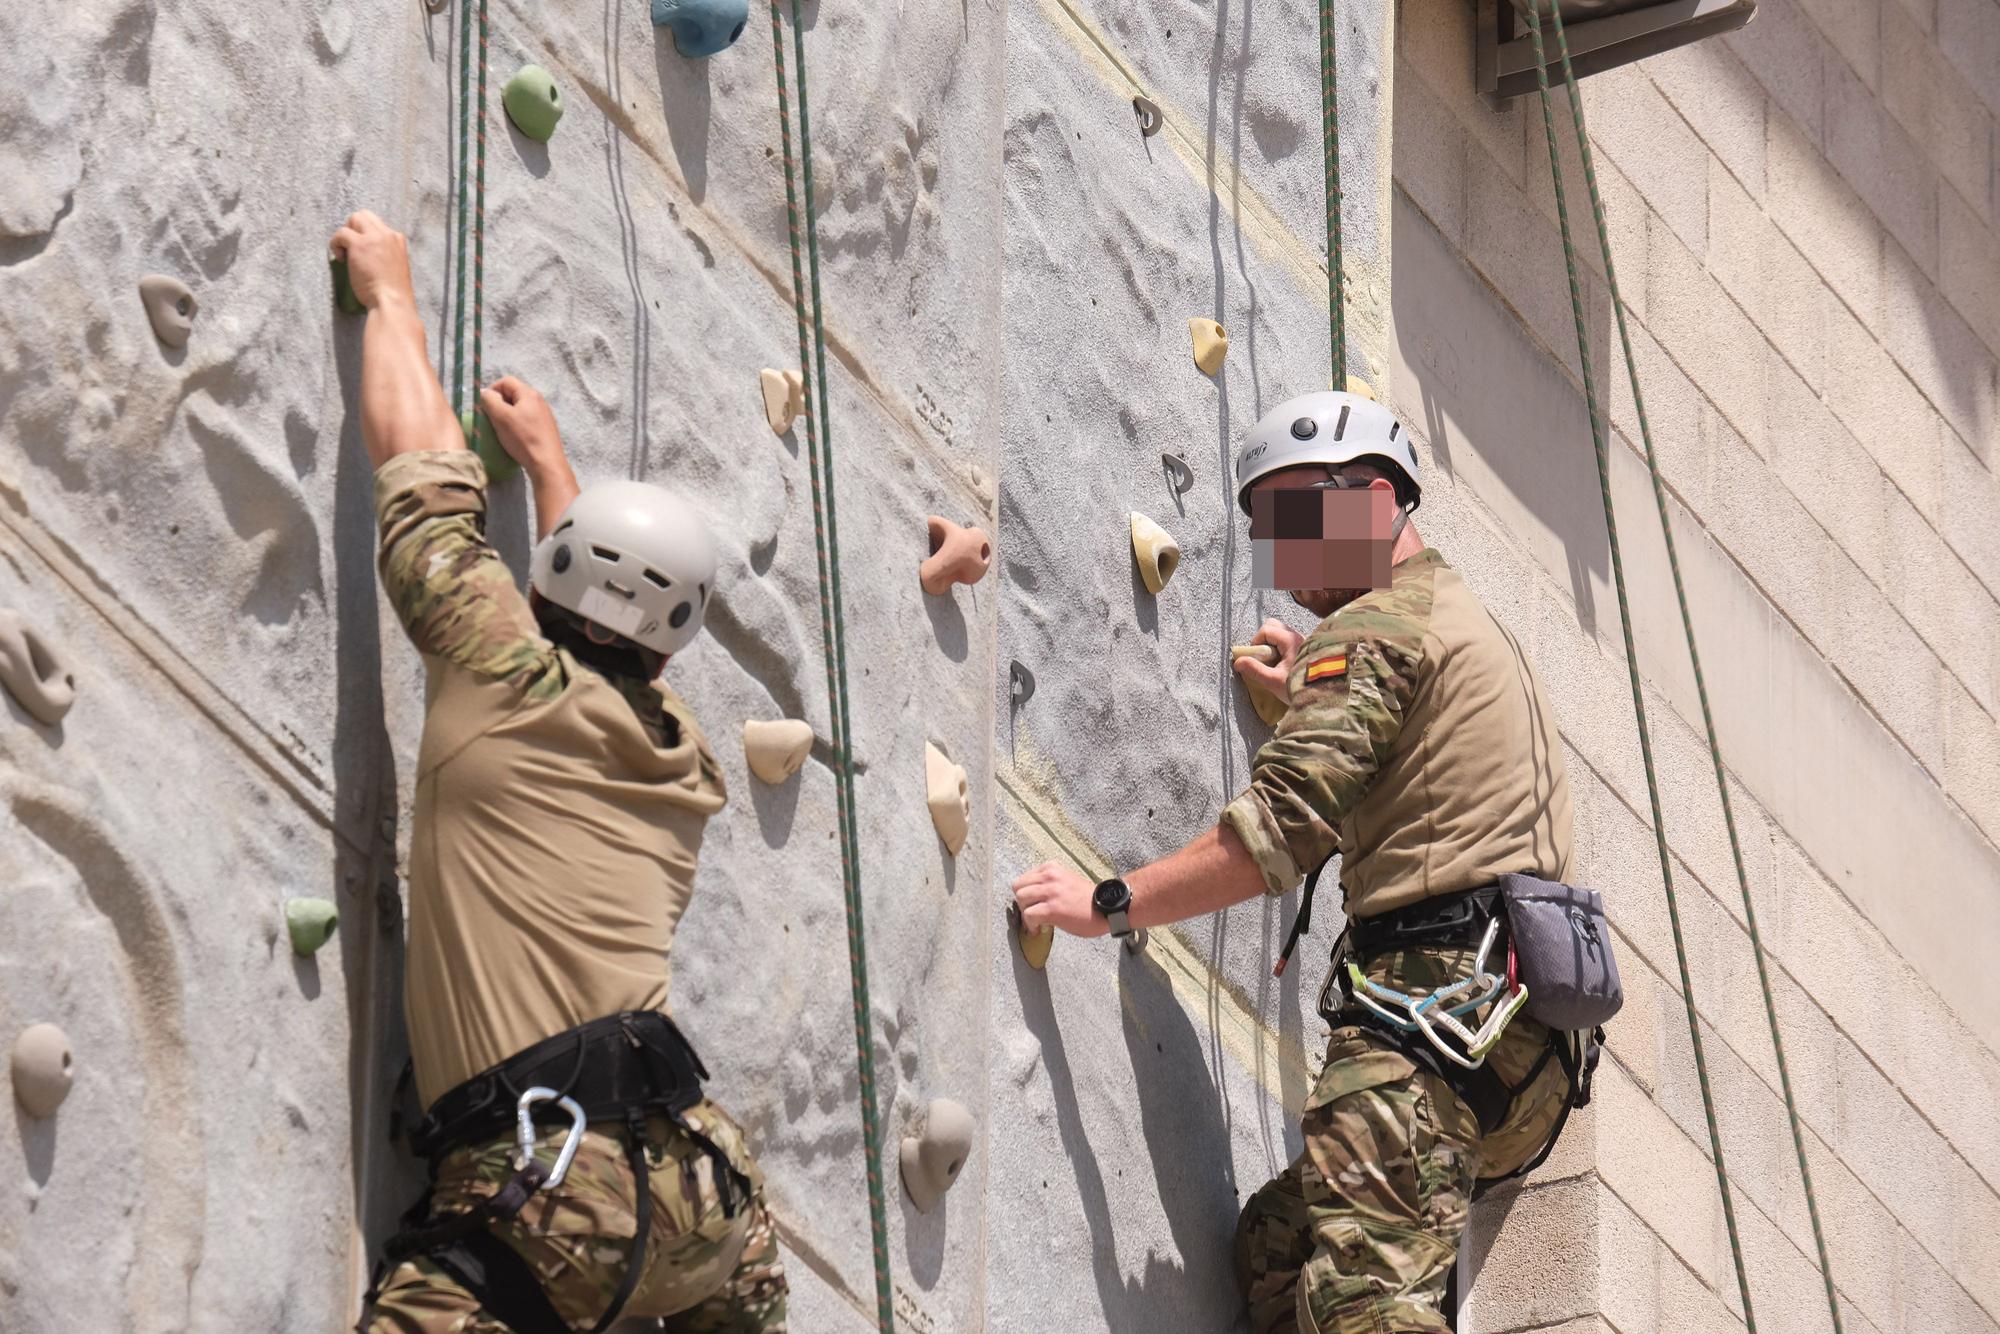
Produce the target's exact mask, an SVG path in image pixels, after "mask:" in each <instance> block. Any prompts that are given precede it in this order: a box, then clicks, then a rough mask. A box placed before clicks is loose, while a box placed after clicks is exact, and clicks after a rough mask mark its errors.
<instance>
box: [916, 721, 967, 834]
mask: <svg viewBox="0 0 2000 1334" xmlns="http://www.w3.org/2000/svg"><path fill="white" fill-rule="evenodd" d="M924 786H925V789H926V797H925V801H926V804H927V805H929V807H930V808H931V823H932V824H934V825H936V826H937V831H938V837H939V838H941V839H943V840H944V845H945V848H946V849H947V850H949V851H950V853H951V855H952V856H954V857H956V856H957V855H958V850H959V849H960V848H962V847H964V846H965V835H966V833H967V831H969V830H970V829H971V828H972V793H971V789H970V788H969V787H967V785H966V781H965V770H964V769H963V768H961V767H960V766H958V765H956V764H953V763H952V762H951V760H950V759H949V758H948V757H947V756H946V755H945V753H944V752H943V751H941V750H939V749H938V748H937V746H936V745H935V744H934V743H932V742H929V741H926V742H924Z"/></svg>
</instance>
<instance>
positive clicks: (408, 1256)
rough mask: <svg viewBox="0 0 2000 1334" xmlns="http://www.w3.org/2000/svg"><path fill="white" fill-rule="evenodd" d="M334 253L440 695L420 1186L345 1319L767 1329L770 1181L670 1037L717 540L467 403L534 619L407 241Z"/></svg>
mask: <svg viewBox="0 0 2000 1334" xmlns="http://www.w3.org/2000/svg"><path fill="white" fill-rule="evenodd" d="M332 245H333V250H334V253H335V256H336V257H338V258H342V259H344V260H345V261H346V263H347V265H348V273H349V279H350V281H351V283H352V286H353V289H354V293H355V295H356V296H357V297H358V298H359V300H360V302H361V304H362V305H363V306H365V307H366V308H367V312H368V314H367V325H366V329H365V331H364V334H363V344H362V368H361V417H362V435H363V439H364V440H365V442H366V444H367V447H368V456H369V459H370V461H371V462H372V463H373V464H374V466H375V498H376V508H377V512H378V515H379V519H380V525H381V541H382V547H381V571H382V582H383V585H384V587H385V588H386V589H387V591H388V594H389V600H390V603H391V604H392V605H393V606H394V608H395V610H396V614H397V616H398V618H399V619H401V621H402V622H403V625H404V627H405V628H406V629H407V630H408V631H409V635H410V638H411V640H412V641H413V642H414V643H415V644H416V646H417V649H418V651H419V652H420V653H421V654H422V656H423V660H424V664H425V667H426V669H427V671H428V675H429V684H430V689H429V692H428V693H429V696H430V700H429V706H428V710H427V712H426V714H425V719H424V734H423V740H422V743H421V746H420V748H419V750H418V761H417V779H416V798H415V809H414V811H413V814H412V826H413V827H412V835H411V852H410V857H409V868H410V870H409V878H410V919H409V920H410V925H409V942H408V948H407V953H408V961H409V963H408V975H407V978H406V981H405V988H404V990H405V1013H406V1019H407V1022H408V1026H409V1034H410V1049H411V1060H412V1071H413V1073H414V1076H415V1081H416V1087H417V1092H418V1094H419V1096H420V1098H421V1100H422V1105H423V1107H424V1108H425V1109H426V1114H425V1116H424V1117H423V1119H422V1121H421V1123H420V1124H419V1125H418V1126H417V1128H416V1130H415V1132H414V1133H413V1134H412V1136H411V1143H412V1146H413V1147H414V1148H415V1149H416V1150H417V1152H419V1153H421V1154H423V1155H424V1156H425V1157H426V1158H428V1159H429V1160H430V1163H431V1168H432V1181H431V1188H430V1191H429V1193H428V1196H427V1198H426V1201H425V1202H424V1203H423V1204H420V1206H419V1207H418V1208H417V1209H415V1210H412V1211H411V1215H410V1216H408V1217H406V1220H405V1223H406V1227H405V1230H404V1231H403V1232H401V1233H399V1234H398V1235H397V1236H395V1237H393V1238H391V1239H390V1241H389V1242H388V1243H387V1246H386V1248H385V1249H386V1257H385V1259H384V1260H383V1262H382V1265H381V1266H380V1267H378V1269H377V1271H376V1274H375V1280H374V1283H373V1285H372V1286H371V1289H370V1292H369V1296H368V1305H367V1307H366V1309H365V1310H364V1312H363V1316H362V1322H361V1326H360V1328H361V1329H362V1330H364V1331H371V1332H376V1334H387V1332H388V1331H423V1332H424V1334H433V1332H435V1331H444V1330H452V1331H458V1330H471V1331H497V1330H504V1329H513V1330H516V1331H534V1332H535V1334H540V1332H541V1331H545V1330H570V1329H592V1328H595V1329H603V1328H605V1327H607V1326H608V1325H609V1324H610V1323H611V1322H612V1320H614V1319H615V1318H617V1317H618V1316H619V1315H620V1314H621V1312H622V1313H623V1314H629V1315H635V1316H645V1317H659V1318H664V1319H665V1328H666V1329H667V1330H670V1331H675V1332H676V1334H692V1332H693V1331H704V1332H705V1331H745V1332H748V1331H759V1332H763V1334H768V1332H769V1331H774V1330H782V1329H783V1328H784V1327H785V1302H786V1284H785V1279H784V1275H783V1273H782V1271H781V1269H780V1265H779V1257H778V1248H777V1242H776V1238H775V1235H774V1233H773V1231H772V1223H771V1218H770V1215H769V1213H768V1212H767V1210H766V1208H765V1204H764V1198H763V1188H762V1179H761V1176H760V1174H759V1172H758V1169H757V1166H756V1164H755V1163H754V1161H753V1160H752V1159H751V1156H750V1154H749V1151H748V1149H747V1147H746V1145H745V1143H744V1138H743V1134H742V1132H741V1131H740V1130H739V1129H738V1128H737V1126H736V1124H735V1122H733V1121H732V1120H731V1119H730V1118H729V1117H728V1116H727V1115H726V1114H725V1113H724V1112H723V1111H722V1110H721V1109H720V1108H719V1107H717V1106H716V1105H715V1104H714V1103H713V1102H711V1101H709V1100H708V1099H707V1098H705V1097H704V1096H703V1095H702V1090H701V1081H702V1080H703V1079H705V1078H706V1077H707V1071H706V1070H705V1069H704V1068H703V1067H702V1064H701V1061H700V1059H699V1058H698V1057H697V1056H696V1055H695V1052H694V1049H693V1048H692V1047H691V1046H689V1045H688V1043H687V1041H686V1040H685V1039H684V1038H683V1037H682V1036H681V1033H680V1030H679V1029H678V1028H677V1027H676V1026H675V1024H674V1022H673V1020H672V1019H670V1018H669V1017H668V1016H667V1014H666V1004H667V992H668V976H669V973H668V968H669V950H670V948H671V945H672V943H673V936H674V929H675V926H676V925H677V923H678V922H679V920H680V917H681V914H682V912H683V911H684V910H685V909H686V907H687V903H688V899H689V896H690V894H691V892H692V890H693V887H694V870H695V859H696V855H697V853H698V851H699V849H700V845H701V838H702V829H703V826H704V825H705V823H706V822H707V820H708V818H709V817H710V816H711V815H713V814H714V813H715V812H716V811H717V810H719V809H721V807H722V805H723V801H724V795H725V794H724V791H723V785H722V774H721V771H720V769H719V768H718V766H717V763H716V759H715V756H714V754H713V752H712V751H711V750H710V748H709V745H708V742H707V740H706V739H705V737H704V736H703V734H702V732H701V730H700V728H699V727H698V726H696V724H695V720H694V715H693V714H692V713H691V712H690V710H689V708H688V706H687V704H686V703H685V702H684V701H683V700H682V699H681V698H680V696H679V695H677V694H676V693H675V692H674V691H673V690H672V689H670V688H669V687H667V686H666V685H665V684H664V683H662V682H661V681H659V680H658V679H656V678H657V677H658V675H659V673H660V670H661V668H662V667H663V666H664V664H665V663H666V661H667V660H668V658H669V657H670V656H671V655H672V654H673V653H675V652H676V651H678V650H679V649H681V648H682V647H684V646H685V645H687V644H688V643H689V641H691V640H692V639H693V638H694V637H695V635H696V634H697V633H699V631H700V629H701V623H702V612H703V609H704V606H705V604H706V602H707V599H708V595H709V591H710V584H711V582H712V580H713V578H714V573H715V554H714V549H713V546H712V544H711V542H710V539H709V536H708V533H707V530H706V529H705V527H704V526H703V524H702V522H701V520H700V517H699V516H698V515H697V514H696V513H695V512H694V510H693V508H692V507H691V506H690V505H688V504H687V503H686V502H685V501H682V500H680V499H678V498H676V497H675V496H673V495H672V494H671V493H668V492H666V491H662V490H660V489H658V488H655V487H650V486H645V485H642V484H640V483H636V482H625V481H619V482H609V483H602V484H599V485H596V486H592V487H590V488H588V489H585V490H582V491H581V492H579V490H578V487H577V484H576V479H575V477H574V475H573V474H572V473H571V471H570V467H569V464H568V462H567V460H566V458H565V457H564V452H563V444H562V438H561V436H560V435H559V434H558V432H557V430H556V423H555V417H554V415H553V414H552V413H551V412H550V410H549V406H548V404H547V403H546V402H545V401H544V400H543V399H542V397H541V395H539V394H537V393H536V392H535V391H534V390H533V389H531V388H529V387H528V386H527V385H526V384H523V383H522V382H520V381H519V380H514V379H504V380H501V381H499V382H498V383H496V384H494V385H491V386H489V387H488V388H486V389H485V390H484V391H483V392H482V393H481V395H480V406H481V408H482V409H483V410H484V411H485V412H486V413H487V414H488V416H489V417H490V418H491V420H492V423H493V426H494V430H495V433H496V434H497V436H498V438H499V441H500V443H501V445H502V447H504V448H505V449H506V451H507V453H508V454H509V455H510V456H511V457H512V458H514V459H515V460H516V461H518V462H519V463H520V464H521V466H522V468H523V470H524V471H525V472H526V473H527V474H528V477H529V480H530V485H531V488H532V490H533V493H534V498H535V507H536V517H537V519H538V521H539V522H538V531H539V532H540V533H541V534H542V538H541V541H540V542H539V544H538V545H537V546H536V548H535V551H534V557H533V561H532V573H531V577H530V585H531V587H530V592H529V594H528V596H525V597H524V596H523V595H522V593H521V591H520V590H519V589H518V588H517V587H516V586H515V584H514V581H513V579H512V577H511V576H510V575H509V573H508V571H507V568H506V566H505V565H503V564H502V563H501V560H500V557H499V555H498V554H497V553H496V552H495V551H494V550H493V548H492V547H490V546H489V545H487V542H486V537H485V531H484V530H485V514H486V472H485V468H484V467H483V465H482V464H481V463H480V461H479V459H478V458H477V456H476V455H474V454H473V453H472V452H471V451H469V450H468V449H467V448H466V446H465V437H464V433H463V431H462V428H461V426H460V424H459V422H458V420H457V418H456V417H454V415H453V414H452V411H451V409H450V408H449V407H448V406H447V405H446V402H445V397H444V394H443V392H442V390H441V389H440V388H439V384H438V379H437V376H436V375H435V374H433V373H432V370H431V367H430V362H429V359H428V356H427V354H426V351H425V345H424V327H423V321H422V319H421V318H420V316H419V315H418V313H417V303H416V296H415V293H414V291H413V290H412V287H411V282H410V262H409V249H408V245H407V243H406V242H405V240H404V238H403V237H402V236H401V235H399V234H398V233H397V232H396V231H395V230H393V229H392V228H390V227H389V226H388V225H387V224H385V223H384V222H383V221H382V220H381V219H380V218H377V217H376V216H375V215H374V214H372V213H365V212H364V213H357V214H355V215H354V216H353V217H352V218H350V219H348V221H347V224H346V225H345V226H344V227H342V228H340V230H339V231H337V232H336V233H335V234H334V237H333V242H332ZM517 1120H520V1121H526V1122H528V1124H527V1127H526V1129H527V1132H528V1137H527V1138H526V1139H525V1140H524V1141H523V1142H524V1143H525V1144H526V1146H527V1147H528V1148H529V1149H531V1150H532V1153H531V1154H530V1155H528V1156H526V1157H525V1158H522V1157H517V1156H516V1147H517V1132H516V1126H517Z"/></svg>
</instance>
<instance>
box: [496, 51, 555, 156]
mask: <svg viewBox="0 0 2000 1334" xmlns="http://www.w3.org/2000/svg"><path fill="white" fill-rule="evenodd" d="M500 105H501V106H503V107H505V108H507V119H508V120H511V121H513V122H514V128H515V129H517V130H519V131H520V132H521V133H522V134H525V135H527V136H528V137H529V138H530V139H533V140H534V141H535V142H536V143H538V144H545V143H547V142H548V141H549V136H550V135H552V134H554V133H555V132H556V122H557V121H559V120H561V119H562V114H563V104H562V93H561V92H560V91H559V90H558V89H557V88H556V76H555V75H553V74H551V73H549V72H548V71H547V70H545V69H543V68H542V67H541V66H540V65H523V66H522V67H521V72H520V73H518V74H516V75H515V76H514V77H513V78H511V79H509V80H507V86H506V87H505V88H502V89H501V90H500Z"/></svg>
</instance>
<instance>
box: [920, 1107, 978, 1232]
mask: <svg viewBox="0 0 2000 1334" xmlns="http://www.w3.org/2000/svg"><path fill="white" fill-rule="evenodd" d="M972 1133H973V1124H972V1113H971V1112H968V1111H966V1110H965V1108H964V1107H962V1106H960V1105H959V1104H958V1103H955V1102H953V1101H952V1100H951V1099H950V1098H933V1099H931V1105H930V1107H929V1108H928V1109H927V1110H926V1111H925V1113H924V1126H923V1129H922V1130H920V1131H918V1132H917V1133H916V1134H914V1135H906V1136H904V1137H903V1189H904V1190H905V1191H908V1192H909V1196H910V1203H911V1204H914V1205H915V1206H917V1212H918V1213H920V1214H927V1213H929V1212H930V1211H931V1210H933V1209H935V1208H937V1202H938V1201H939V1200H941V1199H943V1198H944V1193H945V1192H946V1191H948V1190H950V1189H951V1184H952V1182H954V1181H956V1180H958V1174H959V1171H960V1170H961V1169H962V1168H963V1167H964V1166H965V1159H966V1157H967V1155H969V1154H970V1153H971V1152H972Z"/></svg>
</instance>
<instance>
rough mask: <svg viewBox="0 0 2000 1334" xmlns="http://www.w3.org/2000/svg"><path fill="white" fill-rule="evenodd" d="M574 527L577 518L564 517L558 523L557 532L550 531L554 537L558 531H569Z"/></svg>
mask: <svg viewBox="0 0 2000 1334" xmlns="http://www.w3.org/2000/svg"><path fill="white" fill-rule="evenodd" d="M574 527H576V520H575V519H564V520H563V521H562V522H561V523H559V524H557V525H556V528H555V532H554V533H550V534H549V536H550V537H554V536H555V535H556V533H561V532H567V531H568V530H570V529H571V528H574Z"/></svg>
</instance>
